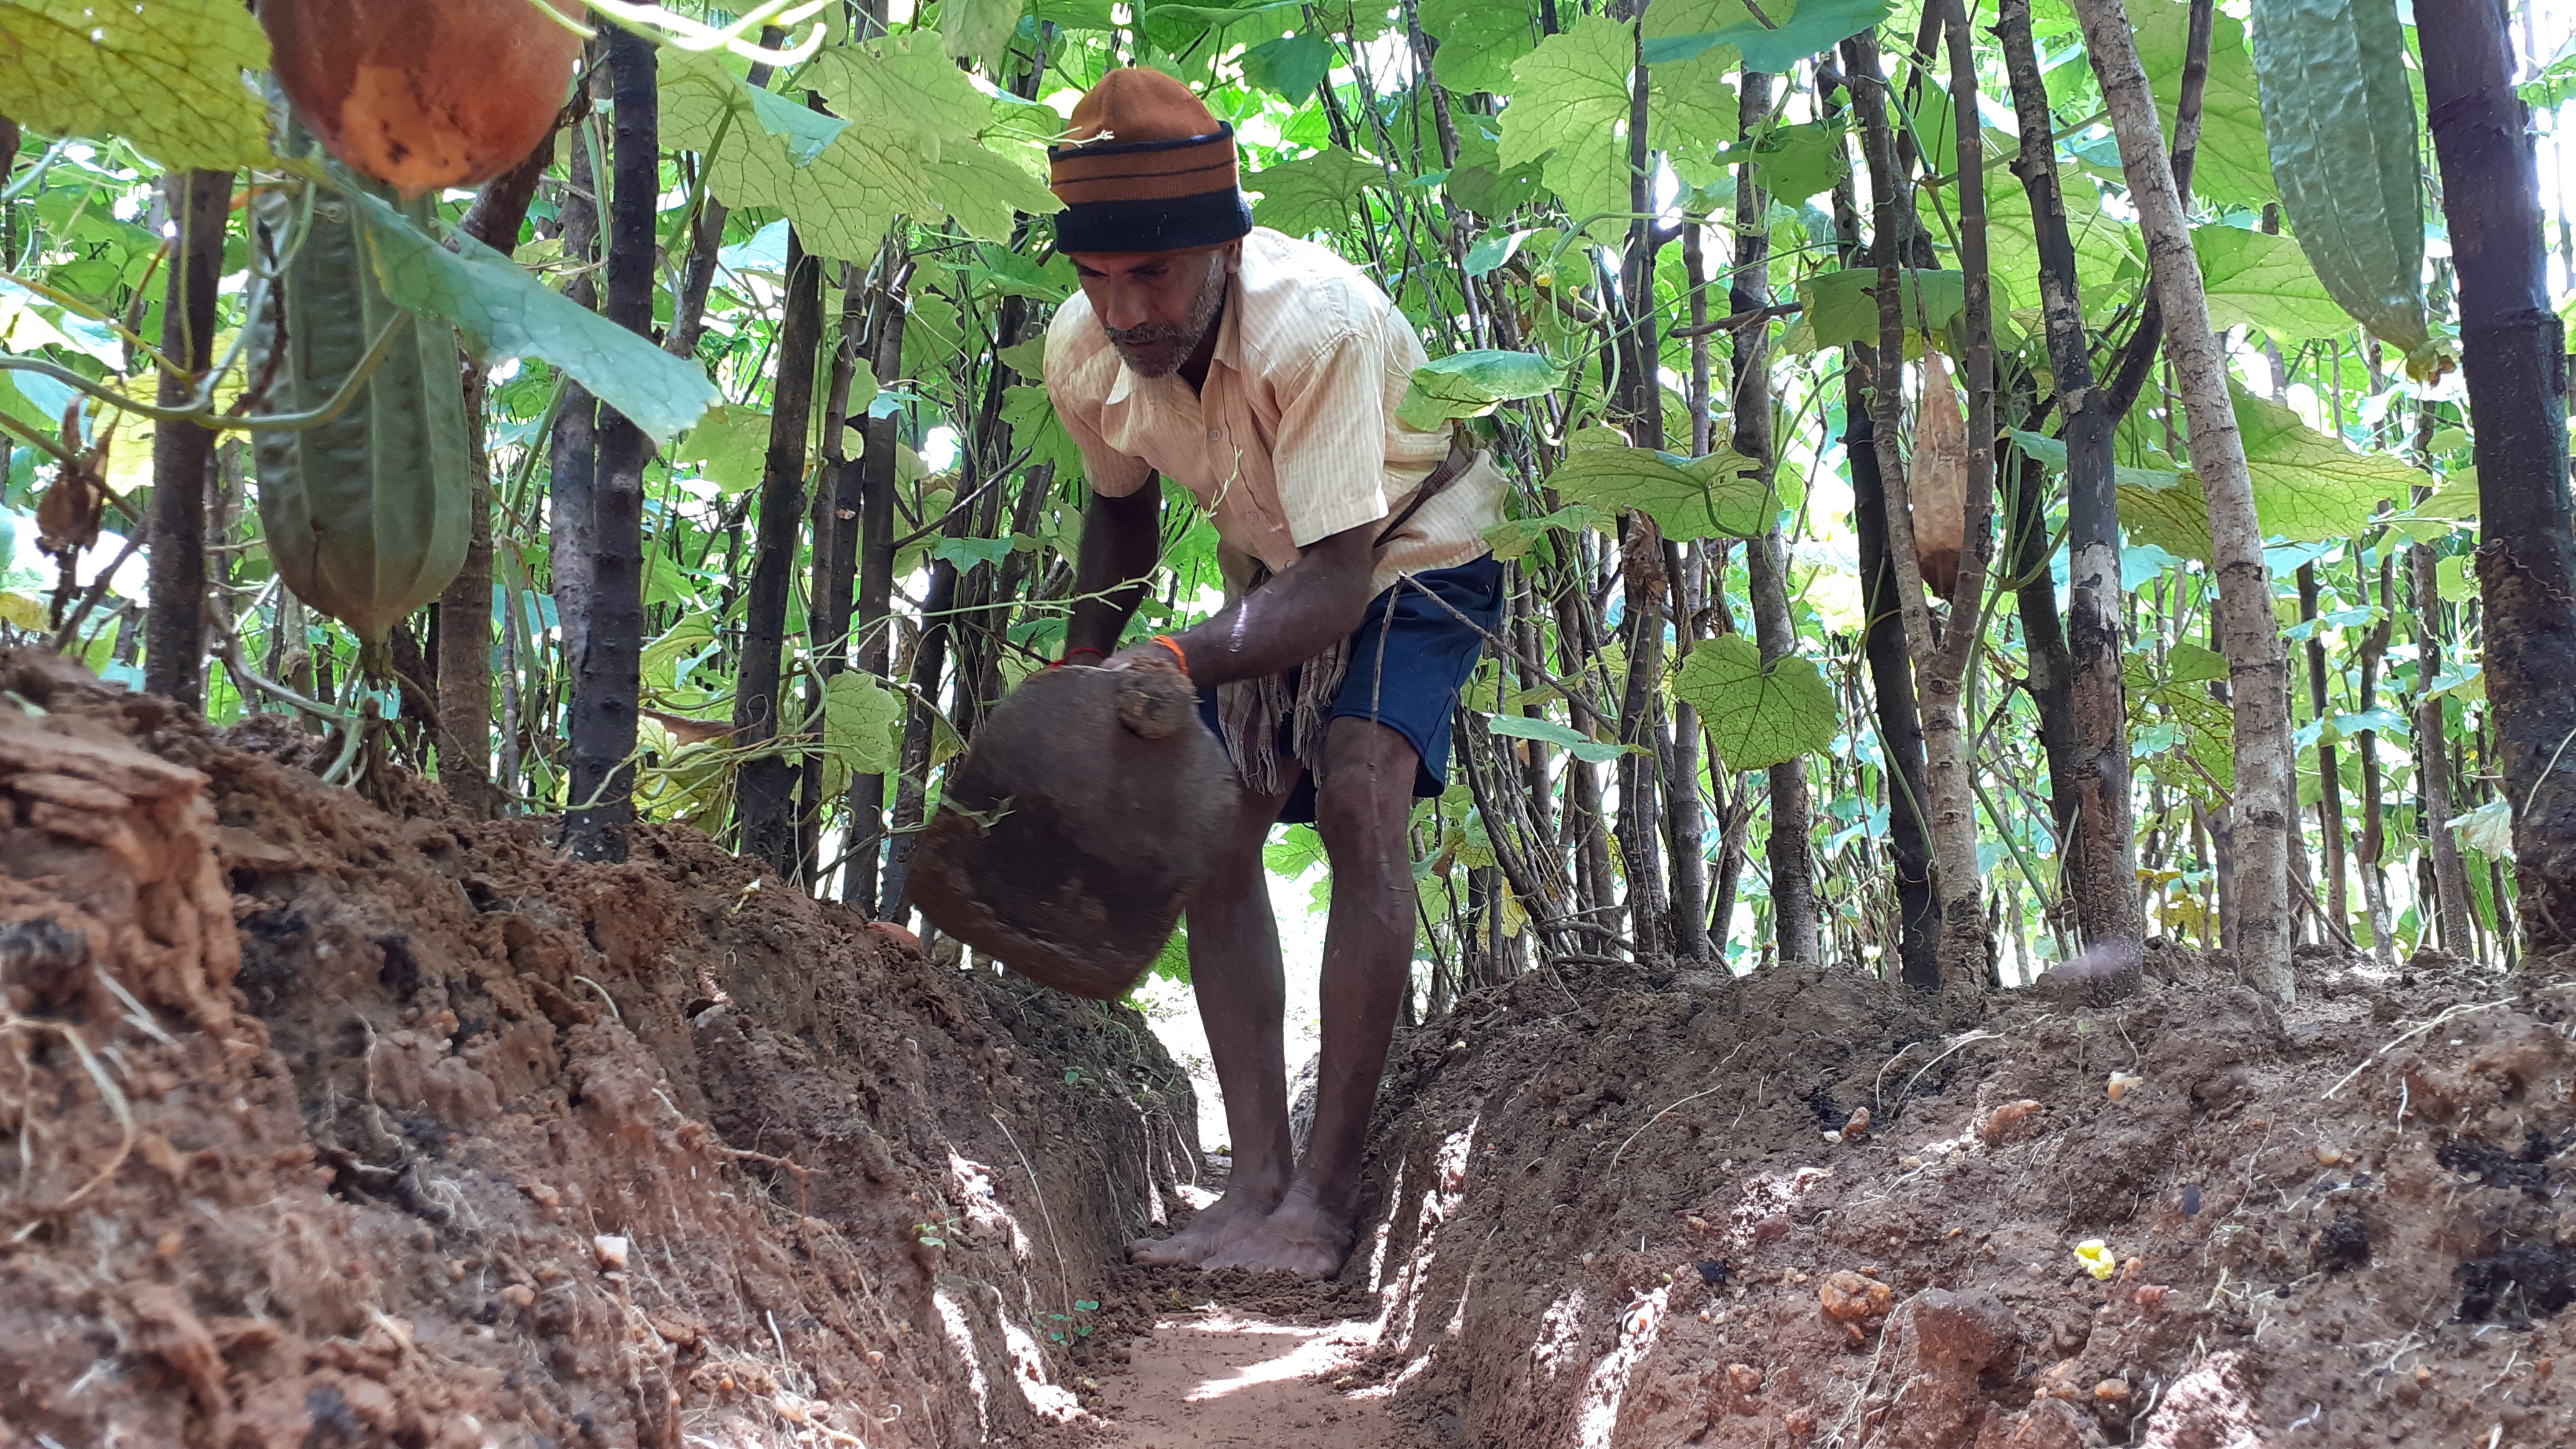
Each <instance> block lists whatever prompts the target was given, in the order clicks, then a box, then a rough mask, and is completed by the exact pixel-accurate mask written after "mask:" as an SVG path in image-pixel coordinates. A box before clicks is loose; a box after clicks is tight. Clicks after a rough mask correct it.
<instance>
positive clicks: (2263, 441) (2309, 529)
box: [2229, 382, 2424, 543]
mask: <svg viewBox="0 0 2576 1449" xmlns="http://www.w3.org/2000/svg"><path fill="white" fill-rule="evenodd" d="M2229 388H2230V391H2232V392H2233V393H2234V395H2235V403H2236V429H2237V431H2238V432H2239V433H2240V434H2242V435H2243V437H2244V440H2245V467H2246V471H2247V472H2249V473H2251V474H2252V475H2253V478H2254V514H2255V516H2256V517H2257V518H2260V519H2261V520H2262V522H2263V532H2264V534H2265V535H2266V536H2268V537H2272V538H2284V539H2288V540H2289V541H2291V542H2292V543H2307V542H2310V541H2312V540H2315V539H2322V538H2347V537H2350V536H2351V535H2352V534H2354V533H2357V532H2359V531H2360V529H2361V527H2362V525H2363V524H2365V523H2367V522H2369V520H2370V517H2371V515H2372V514H2374V513H2376V512H2378V511H2379V509H2378V505H2379V502H2380V500H2381V499H2396V498H2412V497H2414V496H2415V494H2414V488H2415V484H2416V482H2417V480H2419V479H2421V478H2422V477H2423V476H2424V475H2423V474H2421V473H2419V472H2417V471H2415V470H2414V469H2413V468H2410V467H2408V466H2406V465H2405V464H2404V463H2401V462H2399V461H2397V460H2396V459H2395V458H2391V457H2387V456H2385V455H2383V454H2377V453H2356V452H2354V451H2353V450H2352V449H2350V448H2347V447H2345V446H2344V445H2343V444H2342V443H2340V442H2337V441H2336V440H2334V439H2332V438H2329V437H2327V436H2326V435H2325V434H2323V433H2320V432H2318V431H2316V430H2315V429H2314V428H2311V427H2309V426H2308V425H2307V424H2306V423H2303V422H2301V421H2299V415H2298V414H2297V413H2295V412H2292V411H2291V410H2290V409H2288V408H2286V407H2283V406H2282V405H2280V404H2279V403H2273V402H2266V401H2264V400H2263V399H2261V398H2258V397H2256V396H2254V395H2253V394H2251V393H2249V392H2247V391H2245V389H2243V388H2242V387H2238V386H2236V385H2235V384H2234V383H2233V382H2231V383H2230V384H2229Z"/></svg>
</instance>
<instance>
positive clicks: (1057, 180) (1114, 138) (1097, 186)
mask: <svg viewBox="0 0 2576 1449" xmlns="http://www.w3.org/2000/svg"><path fill="white" fill-rule="evenodd" d="M1047 160H1048V163H1049V168H1048V169H1049V175H1048V185H1050V186H1051V187H1053V188H1054V190H1055V194H1056V197H1057V198H1058V199H1059V200H1061V201H1062V202H1064V208H1065V209H1064V210H1063V211H1061V212H1058V213H1057V214H1056V218H1055V229H1056V249H1057V250H1058V251H1066V252H1159V251H1173V250H1177V249H1179V248H1182V247H1203V246H1214V245H1216V244H1217V243H1219V242H1227V241H1232V240H1234V239H1235V238H1236V237H1239V236H1242V235H1243V234H1244V233H1246V232H1248V231H1250V230H1252V208H1251V207H1250V206H1248V205H1246V204H1245V202H1244V199H1243V191H1242V188H1241V185H1240V184H1239V183H1240V176H1239V174H1238V172H1237V170H1236V166H1235V151H1234V127H1233V126H1232V125H1231V124H1228V123H1226V122H1223V121H1220V120H1218V119H1217V118H1216V114H1215V113H1214V112H1212V111H1210V110H1209V109H1208V108H1207V104H1206V103H1205V102H1203V101H1201V100H1200V99H1199V98H1198V97H1197V96H1195V95H1193V94H1191V93H1190V88H1189V87H1188V86H1185V85H1183V84H1181V83H1180V82H1179V81H1177V80H1175V79H1173V78H1172V77H1170V76H1168V75H1165V74H1163V73H1162V72H1161V71H1158V70H1147V69H1144V68H1142V67H1129V68H1125V69H1120V70H1113V71H1111V72H1109V74H1107V75H1105V76H1102V77H1101V78H1100V84H1098V85H1096V86H1093V87H1092V88H1091V89H1090V90H1089V91H1087V92H1085V93H1084V95H1083V97H1082V99H1081V100H1080V101H1078V102H1076V103H1075V104H1074V108H1073V119H1072V122H1071V124H1070V125H1069V126H1068V127H1067V128H1066V133H1065V139H1064V141H1063V142H1061V143H1059V144H1057V145H1055V146H1051V147H1049V148H1048V149H1047Z"/></svg>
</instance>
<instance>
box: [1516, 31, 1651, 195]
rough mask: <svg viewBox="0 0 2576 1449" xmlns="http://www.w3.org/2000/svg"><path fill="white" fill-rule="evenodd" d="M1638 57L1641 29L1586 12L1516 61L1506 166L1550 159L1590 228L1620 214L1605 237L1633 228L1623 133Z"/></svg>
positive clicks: (1558, 185) (1552, 178) (1555, 182)
mask: <svg viewBox="0 0 2576 1449" xmlns="http://www.w3.org/2000/svg"><path fill="white" fill-rule="evenodd" d="M1636 61H1637V42H1636V36H1635V34H1634V32H1632V31H1631V30H1630V29H1629V28H1628V27H1627V26H1625V25H1621V24H1620V23H1619V22H1617V21H1615V20H1610V19H1606V18H1604V17H1602V16H1598V15H1587V16H1584V17H1583V18H1582V19H1579V20H1577V21H1575V22H1574V24H1573V26H1572V27H1571V28H1569V29H1567V30H1566V31H1564V32H1563V33H1562V34H1558V35H1551V36H1549V37H1548V38H1547V39H1546V40H1544V41H1542V42H1540V44H1539V46H1538V48H1537V49H1535V50H1533V51H1531V52H1530V53H1529V54H1528V55H1525V56H1523V57H1521V58H1520V59H1519V60H1518V61H1516V62H1514V63H1513V65H1512V76H1513V78H1514V79H1515V80H1516V81H1517V82H1518V86H1517V88H1516V89H1515V90H1514V92H1513V95H1512V103H1511V104H1510V105H1508V106H1505V107H1504V108H1503V137H1502V154H1501V158H1500V166H1501V169H1503V170H1505V171H1509V170H1511V169H1512V168H1513V167H1516V166H1519V165H1521V164H1523V163H1524V162H1529V161H1538V160H1541V159H1542V158H1544V162H1545V167H1546V173H1545V174H1546V176H1547V186H1548V189H1549V190H1550V191H1553V192H1555V193H1556V194H1557V196H1558V197H1560V198H1562V199H1563V200H1564V202H1565V205H1566V209H1567V210H1568V211H1569V212H1571V213H1572V214H1573V216H1574V218H1575V219H1576V220H1577V221H1583V222H1586V229H1587V230H1590V229H1591V227H1592V226H1594V225H1600V224H1602V222H1603V220H1604V219H1605V218H1606V217H1608V216H1610V215H1614V214H1615V215H1617V217H1618V220H1617V222H1616V224H1615V226H1605V227H1604V230H1603V233H1602V234H1604V235H1606V234H1608V233H1609V232H1611V231H1624V230H1625V229H1626V227H1627V220H1626V217H1625V213H1626V211H1627V210H1628V143H1627V141H1626V139H1625V138H1624V137H1623V136H1622V135H1621V134H1620V133H1621V131H1622V130H1624V129H1625V127H1626V125H1627V121H1628V101H1629V84H1630V82H1631V81H1632V79H1633V78H1634V75H1635V69H1636ZM1587 219H1588V220H1587Z"/></svg>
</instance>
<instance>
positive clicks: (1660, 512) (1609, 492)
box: [1547, 428, 1798, 541]
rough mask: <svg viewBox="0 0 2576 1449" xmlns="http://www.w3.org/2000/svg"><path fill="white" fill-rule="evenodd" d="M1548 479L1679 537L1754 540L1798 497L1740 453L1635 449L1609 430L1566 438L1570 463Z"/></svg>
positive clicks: (1573, 495)
mask: <svg viewBox="0 0 2576 1449" xmlns="http://www.w3.org/2000/svg"><path fill="white" fill-rule="evenodd" d="M1547 481H1548V486H1549V487H1551V488H1554V489H1556V490H1557V491H1558V492H1559V493H1560V494H1562V495H1564V497H1565V498H1566V499H1567V500H1568V501H1571V502H1576V503H1590V504H1595V505H1597V506H1599V507H1602V508H1609V509H1619V508H1633V509H1636V510H1637V511H1638V512H1640V513H1643V514H1645V515H1646V516H1647V517H1649V518H1652V519H1654V520H1655V525H1656V526H1657V527H1658V528H1661V529H1662V530H1663V531H1664V536H1665V537H1667V538H1670V539H1673V540H1675V541H1686V540H1689V539H1694V538H1716V537H1727V538H1756V537H1759V536H1761V535H1762V534H1764V533H1767V532H1769V531H1770V530H1771V527H1772V524H1773V523H1774V521H1775V520H1777V518H1778V517H1779V513H1780V510H1781V509H1784V508H1792V507H1795V506H1796V505H1797V501H1798V500H1797V497H1796V494H1795V493H1794V492H1793V491H1792V489H1793V487H1794V484H1793V483H1790V482H1787V481H1784V480H1783V477H1782V476H1781V475H1775V476H1774V479H1773V481H1772V482H1771V483H1770V484H1769V485H1767V486H1766V485H1765V484H1764V482H1763V481H1762V478H1761V469H1760V467H1759V465H1758V464H1756V463H1755V462H1754V461H1753V460H1752V459H1750V458H1747V457H1745V456H1743V455H1742V454H1740V453H1735V452H1717V453H1711V454H1709V455H1708V456H1707V457H1705V458H1698V459H1687V458H1676V457H1674V456H1673V455H1672V454H1669V453H1660V452H1657V451H1656V450H1654V449H1652V448H1632V447H1629V446H1627V445H1626V444H1625V443H1624V442H1623V441H1622V440H1621V439H1620V437H1619V435H1618V434H1617V433H1614V432H1611V431H1610V430H1609V429H1607V428H1588V429H1585V430H1584V431H1583V432H1581V433H1577V434H1576V435H1575V436H1574V437H1573V438H1570V439H1568V440H1567V445H1566V452H1565V461H1563V462H1561V463H1559V464H1557V465H1556V471H1555V472H1554V473H1551V474H1549V475H1548V479H1547Z"/></svg>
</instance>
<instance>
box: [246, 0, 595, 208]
mask: <svg viewBox="0 0 2576 1449" xmlns="http://www.w3.org/2000/svg"><path fill="white" fill-rule="evenodd" d="M540 3H543V0H261V3H260V6H259V23H260V24H261V25H262V26H263V27H265V28H266V29H267V31H268V38H269V43H270V45H271V47H272V48H273V49H274V51H275V53H276V58H275V60H274V61H273V62H272V64H273V66H274V67H275V71H276V75H277V83H278V86H279V88H280V89H282V90H284V91H285V92H286V95H287V98H288V99H289V100H292V101H293V102H295V110H296V114H297V115H298V116H299V117H300V118H301V119H302V120H303V122H304V124H305V125H306V126H307V127H309V128H310V129H311V130H312V132H313V134H314V135H315V136H317V137H319V138H320V139H321V141H322V144H323V146H324V147H325V148H327V149H328V150H329V151H330V153H331V154H332V155H334V156H337V157H339V158H340V160H341V162H342V163H343V164H345V165H347V166H349V167H350V168H351V169H353V170H356V171H359V172H361V173H363V174H365V175H368V176H372V177H374V178H375V179H376V180H378V181H382V182H385V183H386V184H388V185H390V186H392V187H394V188H395V189H396V190H397V191H399V192H401V193H402V196H403V199H404V200H406V201H409V200H411V199H413V198H415V197H417V196H420V195H421V194H422V193H424V192H428V191H434V190H437V189H439V188H441V187H448V186H472V185H475V184H476V183H478V182H481V181H484V180H487V179H489V178H490V177H493V176H497V175H499V174H500V173H501V172H503V171H506V170H508V169H510V168H511V167H513V166H516V165H517V164H519V163H520V162H521V161H524V160H526V159H527V157H528V153H529V152H531V151H534V150H535V149H536V148H537V143H538V142H540V141H543V140H544V139H545V138H546V133H547V132H548V130H549V129H551V128H552V126H553V124H554V118H555V114H556V113H557V112H558V111H560V110H562V109H563V104H564V98H565V95H566V93H567V92H568V91H569V90H570V88H571V85H572V71H573V63H574V62H575V61H576V60H578V59H579V58H580V56H581V46H582V39H581V36H580V35H579V34H578V33H576V32H575V31H573V30H571V29H570V28H568V27H566V26H564V25H561V24H558V23H556V22H555V21H554V20H552V19H550V18H548V17H547V16H546V15H544V14H543V13H541V12H540V11H539V10H538V9H537V6H538V4H540ZM554 3H555V6H556V9H558V10H559V11H561V12H562V13H563V14H564V15H565V16H566V17H567V18H578V17H579V16H580V14H581V6H580V5H579V4H578V3H570V4H566V3H563V0H554Z"/></svg>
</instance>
